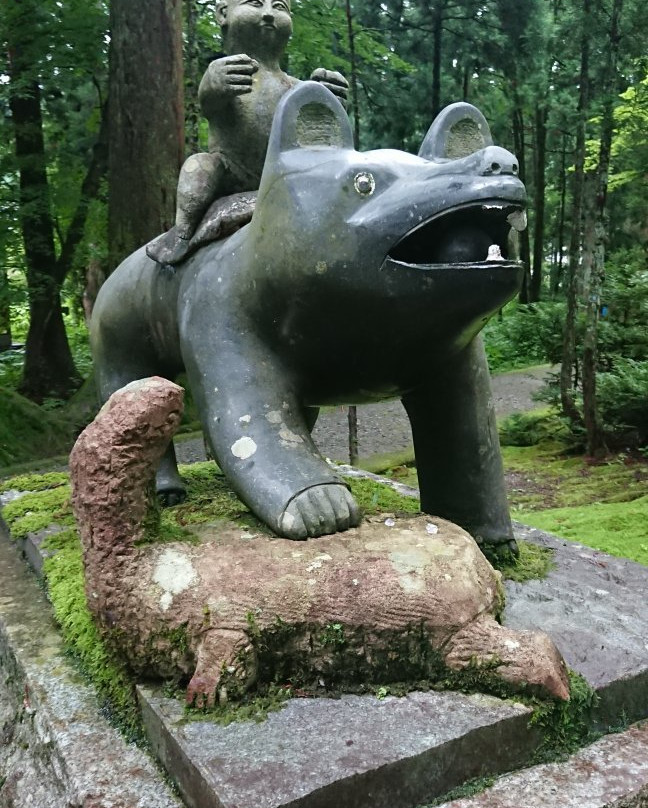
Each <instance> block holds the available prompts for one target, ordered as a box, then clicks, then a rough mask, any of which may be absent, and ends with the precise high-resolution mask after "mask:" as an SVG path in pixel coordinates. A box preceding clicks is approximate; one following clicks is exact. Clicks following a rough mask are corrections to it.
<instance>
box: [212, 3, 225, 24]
mask: <svg viewBox="0 0 648 808" xmlns="http://www.w3.org/2000/svg"><path fill="white" fill-rule="evenodd" d="M214 16H215V17H216V22H217V23H218V24H219V25H220V27H221V28H222V27H223V26H224V25H226V24H227V0H219V2H218V3H216V8H215V10H214Z"/></svg>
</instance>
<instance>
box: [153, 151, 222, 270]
mask: <svg viewBox="0 0 648 808" xmlns="http://www.w3.org/2000/svg"><path fill="white" fill-rule="evenodd" d="M224 176H225V167H224V165H223V161H222V159H221V157H220V156H219V155H218V154H208V153H201V154H192V155H191V157H189V158H187V160H186V161H185V163H184V165H183V166H182V169H181V171H180V178H179V179H178V191H177V207H176V221H175V226H174V227H172V228H171V230H169V231H168V232H167V233H164V235H162V236H160V237H159V238H156V239H155V241H153V242H151V243H150V244H149V245H148V247H147V253H148V255H149V256H150V257H151V258H153V259H154V260H155V261H157V262H158V263H159V264H177V263H178V262H179V261H181V260H182V259H183V258H184V256H185V255H186V253H187V251H188V250H189V241H190V239H191V236H192V235H193V234H194V232H195V230H196V228H197V227H198V225H199V224H200V220H201V218H202V216H203V214H204V212H205V211H206V210H207V208H208V207H209V205H210V203H211V202H213V201H214V199H216V197H217V196H220V195H221V193H222V191H221V188H222V184H223V178H224Z"/></svg>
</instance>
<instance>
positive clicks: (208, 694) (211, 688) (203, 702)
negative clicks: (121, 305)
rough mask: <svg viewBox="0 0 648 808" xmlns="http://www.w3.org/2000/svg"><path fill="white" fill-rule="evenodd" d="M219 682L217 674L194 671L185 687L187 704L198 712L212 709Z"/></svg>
mask: <svg viewBox="0 0 648 808" xmlns="http://www.w3.org/2000/svg"><path fill="white" fill-rule="evenodd" d="M219 682H220V675H219V674H205V673H199V672H198V671H196V672H195V673H194V675H193V676H192V677H191V681H190V682H189V684H188V686H187V696H186V698H187V704H188V705H189V706H190V707H195V708H196V709H198V710H203V709H205V708H206V707H213V706H214V704H215V703H216V691H217V688H218V683H219Z"/></svg>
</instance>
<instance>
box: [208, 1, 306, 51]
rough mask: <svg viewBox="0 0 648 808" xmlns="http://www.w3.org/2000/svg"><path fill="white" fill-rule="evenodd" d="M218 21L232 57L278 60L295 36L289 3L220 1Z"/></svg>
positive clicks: (217, 14) (217, 12) (226, 47)
mask: <svg viewBox="0 0 648 808" xmlns="http://www.w3.org/2000/svg"><path fill="white" fill-rule="evenodd" d="M216 19H217V20H218V23H219V25H220V26H221V29H222V31H223V41H224V44H225V50H226V51H227V52H228V53H230V54H234V53H247V54H248V56H257V55H258V56H263V55H264V54H265V53H268V54H269V55H271V56H275V57H279V56H281V54H282V53H283V51H284V49H285V47H286V44H287V43H288V40H289V39H290V35H291V34H292V17H291V13H290V0H220V2H219V3H218V4H217V6H216Z"/></svg>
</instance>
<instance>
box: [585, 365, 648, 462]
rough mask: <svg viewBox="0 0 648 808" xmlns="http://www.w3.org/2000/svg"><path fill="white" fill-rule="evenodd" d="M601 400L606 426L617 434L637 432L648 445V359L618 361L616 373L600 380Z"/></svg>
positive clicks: (599, 402) (600, 406)
mask: <svg viewBox="0 0 648 808" xmlns="http://www.w3.org/2000/svg"><path fill="white" fill-rule="evenodd" d="M597 400H598V404H599V408H600V412H601V416H602V418H603V421H604V423H605V424H606V426H607V427H608V428H609V429H612V430H614V431H615V432H627V431H629V430H630V431H632V430H634V431H635V432H636V439H635V440H634V441H633V442H636V443H637V444H638V445H639V446H646V445H647V444H648V359H646V360H644V361H642V362H635V361H633V360H632V359H618V360H617V361H616V362H615V364H614V369H613V370H611V371H609V372H607V373H600V374H599V375H598V377H597Z"/></svg>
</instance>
